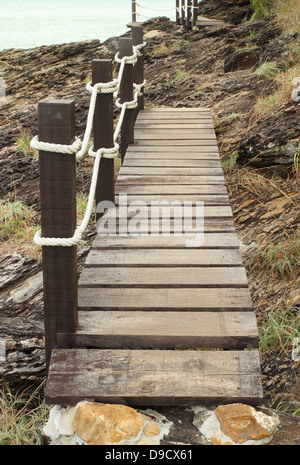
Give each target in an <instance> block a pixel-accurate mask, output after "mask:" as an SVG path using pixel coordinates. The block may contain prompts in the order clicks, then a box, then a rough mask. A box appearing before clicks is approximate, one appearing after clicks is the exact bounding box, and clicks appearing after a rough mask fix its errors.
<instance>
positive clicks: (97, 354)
mask: <svg viewBox="0 0 300 465" xmlns="http://www.w3.org/2000/svg"><path fill="white" fill-rule="evenodd" d="M45 398H46V402H48V403H58V404H70V405H75V404H76V403H77V402H79V401H81V400H83V399H84V398H90V399H94V400H95V401H97V402H109V403H120V404H126V405H132V406H147V405H148V406H154V405H182V406H190V405H203V404H204V403H208V404H214V403H224V402H226V403H233V402H245V403H249V404H251V405H255V404H260V403H261V402H262V398H263V394H262V386H261V374H260V362H259V353H258V352H257V351H246V352H245V351H225V352H224V351H223V352H222V351H209V350H208V351H179V350H178V351H173V350H149V351H147V350H99V349H88V350H87V349H56V350H54V351H53V354H52V360H51V370H50V373H49V377H48V380H47V384H46V388H45Z"/></svg>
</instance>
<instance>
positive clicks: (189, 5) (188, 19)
mask: <svg viewBox="0 0 300 465" xmlns="http://www.w3.org/2000/svg"><path fill="white" fill-rule="evenodd" d="M191 20H192V0H187V13H186V27H187V30H188V31H189V30H190V29H191Z"/></svg>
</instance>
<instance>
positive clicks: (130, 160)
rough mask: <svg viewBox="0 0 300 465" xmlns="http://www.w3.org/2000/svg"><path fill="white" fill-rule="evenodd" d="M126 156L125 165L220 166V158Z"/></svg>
mask: <svg viewBox="0 0 300 465" xmlns="http://www.w3.org/2000/svg"><path fill="white" fill-rule="evenodd" d="M128 155H129V154H128ZM128 155H127V156H126V157H125V159H124V162H123V166H125V167H129V166H130V167H131V166H132V167H133V166H136V167H137V166H154V167H156V166H161V167H170V168H179V167H182V168H189V167H193V168H221V161H220V160H217V159H216V160H209V159H204V160H201V159H198V160H197V159H194V160H193V159H192V160H188V159H185V158H181V159H174V158H171V159H164V158H157V159H155V158H137V157H130V156H128Z"/></svg>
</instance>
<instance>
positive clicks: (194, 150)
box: [126, 144, 220, 158]
mask: <svg viewBox="0 0 300 465" xmlns="http://www.w3.org/2000/svg"><path fill="white" fill-rule="evenodd" d="M128 152H139V153H143V152H148V153H150V152H159V153H165V154H167V153H168V152H172V153H173V154H176V153H177V154H178V153H180V155H181V157H182V158H193V157H198V156H200V157H201V156H203V155H202V154H205V155H206V156H207V155H208V154H209V158H219V157H220V156H219V152H218V147H216V146H209V145H206V146H205V145H203V146H202V145H199V146H193V145H191V146H189V145H186V146H184V147H177V146H176V145H170V146H168V145H166V146H164V147H159V146H156V145H152V146H151V145H148V146H142V145H140V144H139V145H129V146H128V149H127V152H126V153H128ZM214 155H215V156H214ZM166 156H167V155H166Z"/></svg>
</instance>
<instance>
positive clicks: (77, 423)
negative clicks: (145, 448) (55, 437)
mask: <svg viewBox="0 0 300 465" xmlns="http://www.w3.org/2000/svg"><path fill="white" fill-rule="evenodd" d="M72 426H73V429H74V431H75V433H77V434H78V435H79V436H80V437H81V438H82V439H83V440H84V441H85V442H87V443H88V444H89V445H104V444H109V445H111V444H118V443H120V442H122V441H125V440H127V441H128V440H130V439H131V440H132V439H133V438H136V437H137V436H138V435H139V433H140V431H141V428H142V427H143V426H144V420H143V419H142V417H141V416H140V415H139V413H137V412H136V411H135V410H134V409H132V408H131V407H127V406H124V405H110V404H98V403H86V402H81V403H79V404H78V405H77V406H76V409H75V412H74V417H73V420H72Z"/></svg>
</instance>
